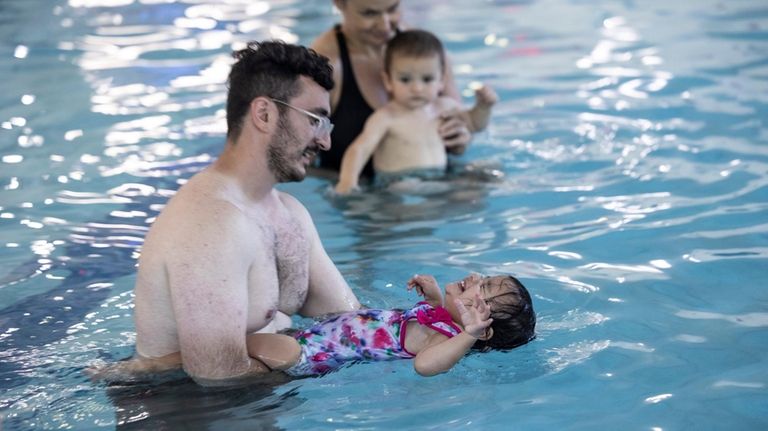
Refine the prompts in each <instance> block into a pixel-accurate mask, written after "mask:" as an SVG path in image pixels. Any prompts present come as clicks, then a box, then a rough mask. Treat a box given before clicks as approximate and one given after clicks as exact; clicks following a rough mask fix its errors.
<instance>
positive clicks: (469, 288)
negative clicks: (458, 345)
mask: <svg viewBox="0 0 768 431" xmlns="http://www.w3.org/2000/svg"><path fill="white" fill-rule="evenodd" d="M505 279H506V277H505V276H503V275H496V276H493V277H483V276H482V275H480V274H477V273H472V274H470V275H468V276H466V277H464V278H463V279H461V280H459V281H454V282H453V283H448V284H447V285H446V286H445V308H446V309H447V310H448V312H449V313H451V317H453V319H454V320H455V321H457V322H461V315H460V314H459V312H458V310H457V309H456V304H455V303H454V300H455V299H457V298H458V299H459V301H461V302H462V303H463V304H464V306H466V307H470V306H471V305H472V304H473V302H474V299H475V295H478V294H479V295H480V298H481V299H482V300H484V301H486V302H488V301H489V300H491V299H493V298H495V297H497V296H501V295H505V294H507V293H509V291H510V286H509V284H508V283H504V280H505ZM492 311H493V310H492Z"/></svg>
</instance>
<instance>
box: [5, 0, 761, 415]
mask: <svg viewBox="0 0 768 431" xmlns="http://www.w3.org/2000/svg"><path fill="white" fill-rule="evenodd" d="M471 3H472V4H471V5H470V3H468V2H466V1H461V0H445V1H440V2H437V1H435V2H425V1H415V0H404V1H403V7H404V9H405V13H406V17H407V21H408V22H409V23H410V24H411V25H414V26H419V27H424V28H427V29H430V30H432V31H434V32H435V33H437V34H438V35H439V36H440V37H441V38H442V39H443V41H444V42H445V44H446V47H447V49H448V50H449V51H450V56H451V60H452V67H453V70H454V71H455V73H456V79H457V82H458V85H459V87H460V89H461V90H462V91H463V92H464V94H465V96H466V100H465V102H466V103H467V104H470V103H471V102H472V97H471V95H472V92H471V88H473V87H474V86H475V85H477V83H480V82H484V83H487V84H489V85H492V86H493V87H494V88H495V89H496V90H497V92H498V93H499V95H500V97H501V101H500V103H499V104H498V105H497V106H496V107H495V109H494V115H493V120H492V125H491V127H490V128H489V130H488V131H487V132H484V133H482V134H480V135H478V136H477V137H476V139H475V140H474V143H473V145H472V146H471V148H470V149H469V150H468V152H467V154H465V155H464V156H463V157H461V158H458V159H456V160H455V161H454V162H455V164H456V169H457V171H459V172H461V174H457V175H455V176H454V177H452V178H448V179H445V180H444V181H437V182H433V183H424V184H417V185H416V186H415V187H406V188H401V189H397V190H379V191H376V192H375V193H370V194H367V195H362V196H356V197H351V198H348V199H339V198H336V197H333V196H331V195H330V194H329V193H328V188H329V186H330V185H331V183H330V182H329V181H328V180H326V179H322V178H314V177H312V178H308V179H307V180H305V181H304V182H302V183H297V184H286V185H282V186H281V188H282V189H283V190H287V191H289V192H291V193H293V194H294V195H295V196H297V197H298V198H299V199H300V200H301V201H302V202H303V203H304V204H305V205H306V206H307V208H308V209H309V210H310V212H311V213H312V215H313V217H314V219H315V222H316V224H317V227H318V230H319V232H320V235H321V237H322V240H323V242H324V244H325V247H326V249H327V251H328V252H329V254H330V256H331V257H332V258H333V260H334V261H335V262H336V264H337V265H338V266H339V268H340V270H341V272H342V273H343V274H344V275H345V277H346V278H347V280H348V282H349V283H350V285H351V286H353V288H354V289H355V291H356V293H357V295H358V296H359V298H360V299H361V301H362V302H363V303H364V304H366V305H368V306H375V307H405V306H408V305H410V304H411V303H413V302H414V301H415V300H416V298H415V296H414V295H413V294H412V293H408V292H407V291H406V289H405V285H404V284H405V281H406V280H407V279H408V278H409V277H410V276H411V275H412V274H414V273H432V274H434V275H435V276H436V277H437V278H438V280H439V281H441V282H446V281H450V280H452V279H455V278H458V277H461V276H463V275H464V274H466V273H468V272H470V271H478V272H484V273H512V274H514V275H516V276H517V277H518V278H520V279H521V280H522V281H523V283H525V284H526V286H527V287H528V288H529V290H530V291H531V293H532V294H533V296H534V303H535V307H536V309H537V311H538V317H539V321H538V327H537V334H538V337H537V338H536V339H535V340H534V341H533V342H532V343H530V344H528V345H526V346H523V347H520V348H518V349H515V350H512V351H509V352H491V353H485V354H471V355H469V356H468V357H466V358H465V359H464V360H462V361H461V362H460V363H459V364H458V365H457V366H456V367H455V368H454V369H453V370H451V371H450V372H448V373H446V374H443V375H440V376H437V377H434V378H429V379H427V378H421V377H418V376H417V375H416V374H415V373H414V372H413V370H412V364H411V363H410V361H396V362H387V363H367V364H356V365H353V366H350V367H348V368H344V369H342V370H339V371H338V372H335V373H332V374H329V375H326V376H324V377H321V378H311V379H303V380H296V381H275V382H272V383H271V384H264V385H259V386H256V387H247V388H230V389H219V390H213V389H201V388H198V387H196V386H195V385H193V384H191V383H190V382H189V381H188V380H184V379H180V380H179V379H177V380H172V381H170V382H168V383H166V384H163V385H137V386H133V387H122V388H106V387H104V386H102V385H96V384H92V383H91V382H90V381H89V380H88V379H87V378H86V377H85V376H84V375H83V373H82V370H83V368H84V367H86V366H88V365H91V364H95V363H99V362H102V361H109V360H115V359H119V358H124V357H126V356H129V355H130V354H131V353H132V349H133V343H134V328H133V321H132V288H133V283H134V280H135V265H136V260H137V257H138V254H139V252H140V247H141V243H142V240H143V237H144V235H145V233H146V231H147V229H148V227H149V225H150V224H151V222H152V219H153V217H155V216H156V214H157V213H158V211H159V210H160V209H161V208H162V206H163V205H164V203H165V202H166V201H167V199H168V197H169V196H171V195H172V194H173V193H174V191H175V190H176V189H177V188H178V187H179V185H180V184H181V183H183V182H184V181H185V180H186V179H187V178H189V177H190V176H191V175H193V174H194V173H195V172H197V171H199V170H200V169H202V168H204V167H205V166H206V165H207V164H208V163H210V161H211V160H212V159H213V158H215V157H216V155H217V154H218V151H219V150H220V148H221V146H222V144H223V141H224V132H225V121H224V113H223V108H224V101H225V91H226V83H225V80H226V74H227V71H228V67H229V64H230V57H229V53H230V52H231V50H232V49H233V48H236V47H239V46H241V45H242V44H243V43H244V42H245V41H247V40H250V39H268V38H281V39H285V40H287V41H290V42H299V43H304V44H308V43H310V42H311V40H312V39H313V37H314V36H315V35H317V34H319V33H320V32H321V31H322V30H324V29H326V28H328V27H329V26H330V25H332V24H333V23H334V22H336V21H338V19H339V17H338V15H336V14H334V12H333V10H332V8H331V2H330V1H326V0H310V1H301V2H299V1H296V0H280V1H270V2H265V1H253V0H228V1H226V2H214V1H208V2H206V1H205V0H176V1H173V0H69V1H64V0H6V1H3V2H2V3H0V20H1V22H2V25H0V35H2V41H3V42H2V43H1V44H0V58H2V62H0V77H1V78H2V79H0V185H2V187H1V188H0V237H1V238H0V390H1V391H2V392H0V417H1V419H0V428H2V429H6V430H27V429H82V430H85V429H89V430H90V429H116V428H121V429H152V430H155V429H185V428H190V429H221V430H233V429H287V430H299V429H301V430H304V429H382V430H389V429H492V430H494V429H498V430H507V429H524V430H552V429H569V430H582V429H584V430H586V429H595V428H601V429H618V428H620V427H621V428H628V429H646V430H682V429H691V430H693V429H695V430H707V429H723V428H730V429H738V430H752V429H754V430H759V429H766V428H767V427H768V391H767V390H766V389H767V386H768V330H766V329H767V327H768V289H766V287H767V286H766V285H767V284H768V125H767V124H766V121H768V7H767V6H766V5H765V3H764V2H762V1H758V0H734V1H728V2H725V1H719V0H718V1H715V0H701V1H697V2H693V1H681V2H670V1H660V0H647V1H643V2H637V1H621V2H618V1H599V0H540V1H536V0H529V1H525V0H495V1H491V0H486V1H481V2H471ZM302 323H304V322H303V321H301V320H300V319H297V324H302Z"/></svg>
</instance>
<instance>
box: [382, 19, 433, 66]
mask: <svg viewBox="0 0 768 431" xmlns="http://www.w3.org/2000/svg"><path fill="white" fill-rule="evenodd" d="M396 55H397V56H400V57H417V58H420V57H431V56H433V55H437V56H438V57H440V69H442V71H445V52H444V51H443V44H442V43H441V42H440V39H438V38H437V36H435V35H434V34H432V33H430V32H428V31H424V30H405V31H401V32H400V33H398V34H396V35H395V37H393V38H392V40H390V41H389V43H387V50H386V52H385V53H384V71H385V72H387V73H389V68H390V67H391V66H392V59H393V58H394V57H395V56H396Z"/></svg>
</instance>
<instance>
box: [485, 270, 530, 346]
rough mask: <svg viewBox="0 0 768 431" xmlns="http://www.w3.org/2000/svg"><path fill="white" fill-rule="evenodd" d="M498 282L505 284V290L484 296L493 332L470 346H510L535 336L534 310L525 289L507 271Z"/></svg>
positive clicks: (525, 341) (520, 344)
mask: <svg viewBox="0 0 768 431" xmlns="http://www.w3.org/2000/svg"><path fill="white" fill-rule="evenodd" d="M500 283H501V284H502V285H506V287H507V289H506V291H505V293H503V294H500V295H497V296H495V297H493V298H491V299H490V300H488V304H489V305H490V306H491V318H492V319H493V322H492V323H491V328H492V329H493V334H492V335H491V338H490V339H488V340H477V341H476V342H475V344H474V346H472V347H473V348H475V349H480V350H488V349H511V348H514V347H517V346H522V345H523V344H525V343H527V342H529V341H531V340H532V339H533V338H534V337H536V334H535V330H536V312H535V311H533V301H531V295H530V294H529V293H528V290H527V289H526V288H525V286H523V283H521V282H520V281H519V280H518V279H516V278H515V277H512V276H511V275H509V276H506V277H504V278H503V279H502V280H501V281H500Z"/></svg>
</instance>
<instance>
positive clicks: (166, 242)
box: [123, 42, 360, 385]
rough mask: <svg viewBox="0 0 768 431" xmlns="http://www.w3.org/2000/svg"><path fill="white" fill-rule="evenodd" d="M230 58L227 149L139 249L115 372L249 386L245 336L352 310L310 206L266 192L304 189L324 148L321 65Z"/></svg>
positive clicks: (299, 57)
mask: <svg viewBox="0 0 768 431" xmlns="http://www.w3.org/2000/svg"><path fill="white" fill-rule="evenodd" d="M235 58H236V59H237V62H236V63H235V64H234V65H233V67H232V71H231V73H230V75H229V95H228V99H227V127H228V132H227V142H226V144H225V147H224V150H223V151H222V153H221V155H220V156H219V158H218V159H217V160H216V161H215V162H214V163H213V164H212V165H211V166H210V167H208V168H207V169H205V170H204V171H202V172H200V173H198V174H197V175H195V176H193V177H192V178H191V179H190V180H189V181H188V182H187V183H186V184H185V185H184V186H183V187H181V189H179V191H178V192H177V193H176V195H175V196H174V197H173V198H172V199H171V200H170V201H169V202H168V204H167V206H166V207H165V209H164V210H163V211H162V213H161V214H160V215H159V216H158V218H157V220H156V221H155V222H154V224H153V225H152V228H151V229H150V231H149V233H148V234H147V237H146V241H145V242H144V246H143V247H142V252H141V258H140V260H139V271H138V276H137V280H136V289H135V296H136V298H135V303H136V306H135V323H136V358H135V359H134V360H132V361H128V362H129V363H128V364H125V366H124V367H123V371H125V370H128V371H135V370H140V371H160V370H164V369H168V368H175V367H178V364H179V362H181V365H182V367H183V369H184V370H185V371H186V372H187V374H189V375H190V376H191V377H192V378H193V379H194V380H195V381H196V382H198V383H199V384H202V385H226V384H231V383H235V382H241V381H245V380H248V378H249V377H253V376H255V375H257V374H259V372H261V373H263V372H264V370H265V367H264V365H263V364H262V363H261V362H259V361H258V360H256V359H253V358H251V357H249V356H248V351H247V349H246V334H248V333H252V332H255V331H259V330H267V331H272V332H274V330H275V329H278V326H280V325H282V326H285V323H286V322H285V321H286V320H287V321H288V323H290V320H289V319H288V318H287V316H289V315H292V314H294V313H299V314H301V315H305V316H318V315H322V314H327V313H332V312H341V311H348V310H354V309H357V308H359V307H360V303H359V302H358V300H357V298H356V297H355V295H354V293H353V292H352V290H351V289H350V288H349V286H348V285H347V283H346V282H345V281H344V278H343V277H342V276H341V274H340V273H339V271H338V269H337V268H336V266H335V265H334V264H333V262H332V261H331V259H330V258H329V257H328V255H327V253H326V252H325V250H324V248H323V246H322V244H321V242H320V237H319V235H318V233H317V230H316V228H315V226H314V223H313V222H312V219H311V217H310V215H309V213H308V211H307V209H306V208H305V207H304V206H303V205H302V204H301V203H300V202H299V201H298V200H296V199H295V198H293V197H292V196H290V195H288V194H286V193H282V192H279V191H277V190H275V188H274V186H275V185H276V184H277V183H280V182H288V181H301V180H303V179H304V177H305V175H306V170H307V166H308V164H309V163H310V161H311V160H312V159H313V158H314V156H315V155H316V153H317V152H318V151H319V150H328V149H329V148H330V132H331V129H332V128H333V125H332V124H331V123H330V120H329V119H328V114H329V111H330V106H329V93H328V91H329V90H330V89H331V88H332V87H333V81H332V78H331V68H330V66H329V64H328V62H327V59H326V58H324V57H321V56H318V55H317V54H315V53H314V52H312V51H310V50H307V49H306V48H304V47H299V46H294V45H288V44H283V43H280V42H262V43H255V42H254V43H251V44H249V45H248V48H246V49H243V50H241V51H238V52H236V53H235ZM277 318H282V322H277V321H276V319H277Z"/></svg>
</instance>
